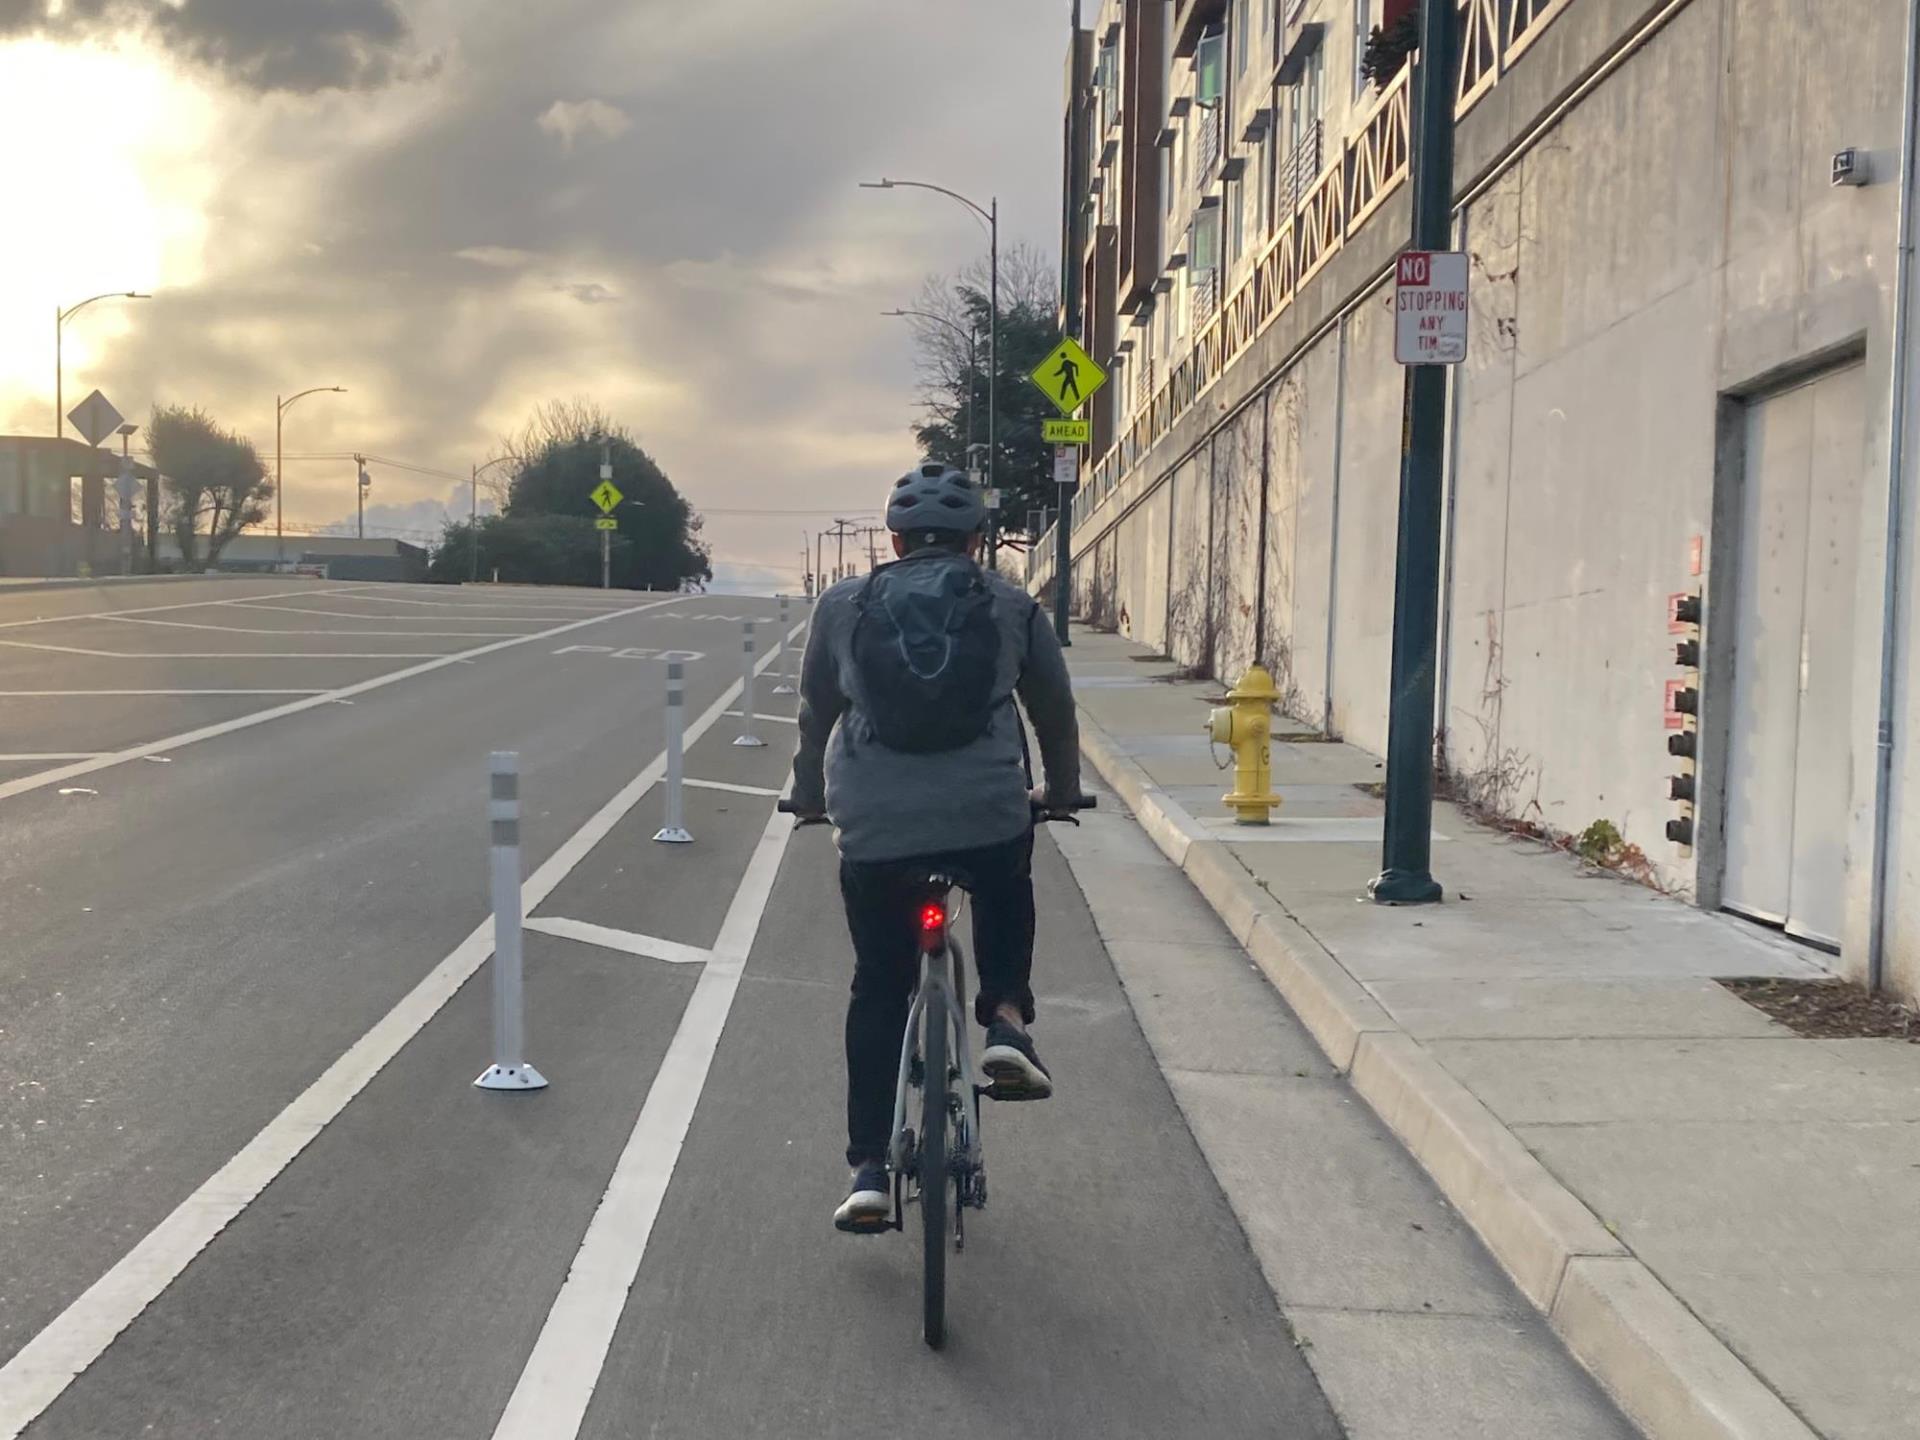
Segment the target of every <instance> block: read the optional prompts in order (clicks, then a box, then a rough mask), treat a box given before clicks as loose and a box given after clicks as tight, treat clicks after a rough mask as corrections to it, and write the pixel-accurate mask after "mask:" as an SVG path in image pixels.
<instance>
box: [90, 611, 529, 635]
mask: <svg viewBox="0 0 1920 1440" xmlns="http://www.w3.org/2000/svg"><path fill="white" fill-rule="evenodd" d="M105 618H106V619H108V620H117V621H119V622H120V623H121V624H122V625H161V626H165V627H166V628H167V629H169V630H217V631H218V632H219V633H220V634H222V635H281V636H285V637H288V638H291V639H298V638H299V637H300V636H302V635H351V636H352V637H353V638H354V639H356V640H384V639H394V640H504V639H506V638H507V637H508V636H509V635H510V634H512V633H513V632H511V631H505V630H492V631H489V630H284V629H283V630H273V629H262V628H260V627H259V626H257V625H202V624H200V623H198V622H197V621H193V620H147V619H144V618H142V617H140V616H136V615H109V616H106V617H105ZM368 618H369V619H372V618H376V617H372V616H369V617H368Z"/></svg>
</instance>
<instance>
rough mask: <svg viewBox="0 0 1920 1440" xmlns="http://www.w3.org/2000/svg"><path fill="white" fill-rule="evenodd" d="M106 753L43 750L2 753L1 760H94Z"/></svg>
mask: <svg viewBox="0 0 1920 1440" xmlns="http://www.w3.org/2000/svg"><path fill="white" fill-rule="evenodd" d="M105 753H106V752H105V751H102V750H73V751H68V752H66V753H64V754H52V753H47V752H43V753H41V754H39V755H0V760H92V759H95V758H97V757H98V756H100V755H103V754H105Z"/></svg>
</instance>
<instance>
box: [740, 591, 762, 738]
mask: <svg viewBox="0 0 1920 1440" xmlns="http://www.w3.org/2000/svg"><path fill="white" fill-rule="evenodd" d="M740 629H741V634H742V635H743V636H744V637H745V638H744V639H743V640H742V641H741V642H740V648H741V649H742V650H743V651H744V652H745V654H746V673H745V675H744V676H742V678H741V681H740V733H739V734H738V735H736V736H734V739H733V743H734V744H735V745H742V746H751V747H756V748H757V747H759V746H762V745H765V744H766V743H767V742H766V741H764V740H762V739H761V738H760V737H759V736H758V735H756V734H754V733H753V622H752V621H751V620H747V621H743V622H742V624H741V627H740Z"/></svg>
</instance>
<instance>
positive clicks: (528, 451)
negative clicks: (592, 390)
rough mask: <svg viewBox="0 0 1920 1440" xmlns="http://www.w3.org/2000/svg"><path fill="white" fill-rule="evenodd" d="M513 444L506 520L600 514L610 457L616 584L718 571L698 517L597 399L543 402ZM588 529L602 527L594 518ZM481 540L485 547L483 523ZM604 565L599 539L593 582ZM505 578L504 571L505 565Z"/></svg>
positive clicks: (668, 584) (661, 582) (649, 585)
mask: <svg viewBox="0 0 1920 1440" xmlns="http://www.w3.org/2000/svg"><path fill="white" fill-rule="evenodd" d="M508 450H509V453H510V454H511V455H512V456H513V457H514V463H513V464H512V466H511V467H510V469H511V473H512V479H511V480H510V481H509V482H508V485H507V493H506V504H505V506H504V511H505V513H504V517H503V518H504V519H505V520H506V521H509V522H517V521H523V520H528V519H531V518H535V517H555V518H557V517H563V516H564V517H573V518H577V519H579V520H580V521H582V522H583V523H584V522H586V521H589V520H593V519H597V518H598V517H599V515H600V509H599V507H598V506H597V505H595V504H594V502H593V498H592V495H593V491H594V489H595V487H596V486H598V485H599V483H600V466H601V463H602V461H603V459H604V460H606V461H608V462H610V463H611V464H612V466H613V483H614V486H615V488H616V489H618V490H619V491H620V492H621V494H622V495H623V497H624V498H623V499H622V500H621V502H620V504H619V506H618V508H616V509H615V510H614V512H613V518H614V519H615V520H617V521H619V523H620V529H619V531H618V533H617V534H616V536H615V544H614V551H613V557H612V558H613V564H612V573H613V583H614V584H615V585H618V586H622V587H625V588H628V589H636V590H638V589H651V590H678V589H682V588H685V587H686V586H687V585H689V584H690V583H691V584H699V583H703V582H705V581H707V580H711V579H712V578H713V569H712V566H711V565H710V564H709V554H708V550H707V547H706V546H705V545H704V544H703V543H701V540H700V530H701V520H700V517H699V516H698V515H696V514H694V512H693V507H692V506H690V505H689V504H688V503H687V502H686V500H685V498H684V497H683V496H682V495H681V494H680V492H679V491H678V490H676V489H675V488H674V487H673V483H672V482H671V481H669V480H668V479H667V477H666V475H665V474H664V473H663V472H662V471H661V469H660V467H659V466H658V465H657V464H655V463H654V460H653V457H652V456H650V455H648V454H647V452H646V451H645V450H643V449H641V448H640V445H639V443H638V442H637V441H636V440H635V439H634V438H633V435H632V434H631V433H630V432H629V431H628V430H627V429H626V428H625V427H624V426H620V425H616V424H614V423H613V421H612V420H611V419H610V418H609V417H608V415H607V414H606V412H605V411H603V410H601V409H600V408H599V407H598V406H595V405H592V404H590V403H587V402H584V401H572V402H566V401H555V402H553V403H551V404H548V405H544V406H542V407H541V408H540V409H538V410H536V411H535V412H534V414H533V418H532V419H531V420H529V421H528V422H527V425H526V428H525V429H524V430H522V431H521V433H520V434H519V435H518V436H516V437H514V438H513V439H512V440H510V441H509V442H508ZM454 528H458V527H450V528H449V531H448V534H449V535H451V534H452V533H453V529H454ZM587 530H588V533H589V534H595V533H596V532H594V531H593V529H592V527H591V526H590V525H589V526H588V527H587ZM540 533H541V534H542V535H549V536H550V535H551V534H557V533H559V532H546V531H542V532H540ZM480 543H481V546H482V553H483V554H484V553H485V548H486V545H487V535H486V532H485V527H484V522H483V528H482V534H481V541H480ZM599 564H600V561H599V548H598V540H597V538H596V540H595V549H594V569H593V578H592V581H591V583H594V584H598V583H599V578H600V574H599ZM501 578H502V579H505V578H506V576H505V571H504V570H503V571H502V575H501ZM556 583H570V582H556ZM571 583H577V582H571Z"/></svg>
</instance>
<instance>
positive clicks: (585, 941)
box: [0, 755, 713, 965]
mask: <svg viewBox="0 0 1920 1440" xmlns="http://www.w3.org/2000/svg"><path fill="white" fill-rule="evenodd" d="M6 758H7V757H6V756H4V755H0V760H4V759H6ZM521 924H522V925H523V926H524V927H525V928H526V929H528V930H538V931H539V932H540V933H541V934H542V935H557V936H559V937H560V938H561V939H562V940H578V941H579V942H580V943H581V944H582V945H598V946H599V947H600V948H601V949H602V950H618V951H619V952H620V953H621V954H622V955H639V956H642V957H644V958H646V959H648V960H664V961H666V962H667V963H668V964H669V965H704V964H706V963H707V962H708V961H709V960H711V959H713V952H712V951H711V950H702V949H701V948H700V947H699V946H698V945H682V944H681V943H680V942H679V941H678V940H662V939H661V938H660V937H659V936H658V935H641V934H638V933H637V932H635V931H632V930H615V929H612V928H610V927H608V926H606V925H594V924H591V923H589V922H588V921H585V920H569V919H567V918H566V917H564V916H561V915H535V916H531V917H530V918H528V919H526V920H523V921H522V922H521Z"/></svg>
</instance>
